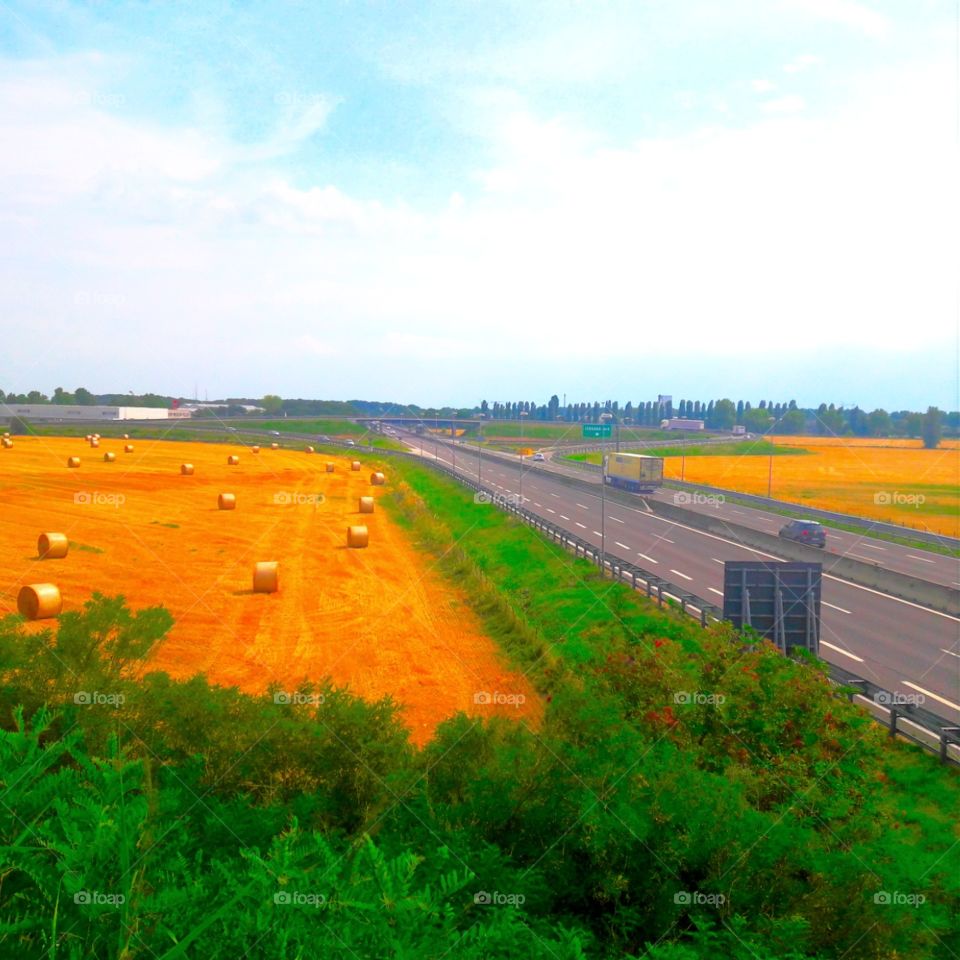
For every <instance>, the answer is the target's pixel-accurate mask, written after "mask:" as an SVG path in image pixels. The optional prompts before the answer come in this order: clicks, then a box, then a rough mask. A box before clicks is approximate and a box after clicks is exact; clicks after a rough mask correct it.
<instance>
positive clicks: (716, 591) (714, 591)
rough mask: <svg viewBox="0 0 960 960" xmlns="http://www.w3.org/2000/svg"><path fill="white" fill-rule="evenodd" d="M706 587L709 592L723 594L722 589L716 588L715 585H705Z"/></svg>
mask: <svg viewBox="0 0 960 960" xmlns="http://www.w3.org/2000/svg"><path fill="white" fill-rule="evenodd" d="M707 589H708V590H709V591H710V592H711V593H716V594H719V595H720V596H721V597H722V596H723V591H722V590H718V589H717V588H716V587H707Z"/></svg>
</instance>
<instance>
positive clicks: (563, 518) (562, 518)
mask: <svg viewBox="0 0 960 960" xmlns="http://www.w3.org/2000/svg"><path fill="white" fill-rule="evenodd" d="M560 519H561V520H569V519H570V518H569V517H565V516H564V515H563V514H562V513H561V514H560Z"/></svg>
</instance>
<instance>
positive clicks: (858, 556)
mask: <svg viewBox="0 0 960 960" xmlns="http://www.w3.org/2000/svg"><path fill="white" fill-rule="evenodd" d="M844 556H845V557H853V559H854V560H865V561H866V562H867V563H876V561H875V560H874V559H873V558H872V557H861V556H860V555H859V554H856V553H845V554H844Z"/></svg>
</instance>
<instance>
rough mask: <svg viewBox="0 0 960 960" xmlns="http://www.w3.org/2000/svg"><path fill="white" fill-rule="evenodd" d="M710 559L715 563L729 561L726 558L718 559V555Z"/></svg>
mask: <svg viewBox="0 0 960 960" xmlns="http://www.w3.org/2000/svg"><path fill="white" fill-rule="evenodd" d="M710 559H711V560H712V561H713V562H714V563H726V562H727V561H726V560H718V559H717V558H716V557H711V558H710Z"/></svg>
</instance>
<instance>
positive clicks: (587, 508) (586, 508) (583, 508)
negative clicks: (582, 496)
mask: <svg viewBox="0 0 960 960" xmlns="http://www.w3.org/2000/svg"><path fill="white" fill-rule="evenodd" d="M577 506H578V507H579V508H580V509H581V510H589V509H590V508H589V507H586V506H584V505H583V504H582V503H578V504H577Z"/></svg>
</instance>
